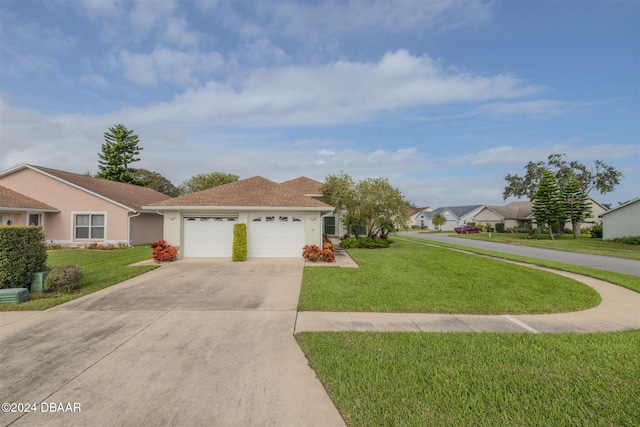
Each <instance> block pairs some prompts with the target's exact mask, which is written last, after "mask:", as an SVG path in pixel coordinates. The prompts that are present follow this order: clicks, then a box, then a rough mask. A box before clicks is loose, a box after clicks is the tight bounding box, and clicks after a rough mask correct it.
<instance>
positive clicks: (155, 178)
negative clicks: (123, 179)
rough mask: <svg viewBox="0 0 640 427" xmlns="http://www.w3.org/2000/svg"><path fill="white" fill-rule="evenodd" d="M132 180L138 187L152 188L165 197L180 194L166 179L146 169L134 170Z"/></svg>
mask: <svg viewBox="0 0 640 427" xmlns="http://www.w3.org/2000/svg"><path fill="white" fill-rule="evenodd" d="M132 176H133V178H134V179H135V180H136V181H137V182H139V183H140V185H142V186H144V187H148V188H153V189H154V190H156V191H159V192H161V193H163V194H166V195H167V196H171V197H176V196H178V194H179V193H180V190H178V188H177V187H176V186H175V185H173V183H171V181H169V180H168V179H167V178H165V177H164V176H162V175H160V174H159V173H158V172H154V171H150V170H147V169H136V170H135V171H134V172H133V173H132Z"/></svg>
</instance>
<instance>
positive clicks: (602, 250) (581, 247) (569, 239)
mask: <svg viewBox="0 0 640 427" xmlns="http://www.w3.org/2000/svg"><path fill="white" fill-rule="evenodd" d="M451 236H454V237H457V238H460V239H470V240H484V241H487V242H497V243H507V244H512V245H521V246H532V247H536V248H544V249H556V250H559V251H568V252H579V253H586V254H593V255H606V256H614V257H619V258H629V259H640V246H637V245H626V244H624V243H615V242H607V241H606V240H602V239H594V238H592V237H591V236H586V235H579V236H578V238H577V239H574V238H573V235H572V234H565V235H564V236H554V240H551V238H550V237H549V235H547V234H536V235H535V237H536V238H535V239H524V238H523V237H525V236H527V234H525V233H491V237H489V234H488V233H479V234H455V233H453V234H451Z"/></svg>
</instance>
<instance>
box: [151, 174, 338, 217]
mask: <svg viewBox="0 0 640 427" xmlns="http://www.w3.org/2000/svg"><path fill="white" fill-rule="evenodd" d="M151 206H154V207H161V206H180V207H202V206H212V207H214V206H218V207H221V206H238V207H240V206H247V207H248V206H265V207H300V208H320V209H333V208H332V207H331V206H329V205H327V204H326V203H322V202H320V201H318V200H315V199H312V198H311V197H307V196H304V195H302V194H300V193H297V192H295V191H292V190H290V189H288V188H286V187H283V186H282V185H281V184H277V183H275V182H273V181H271V180H268V179H266V178H263V177H261V176H254V177H252V178H247V179H243V180H240V181H236V182H232V183H229V184H224V185H220V186H218V187H213V188H209V189H207V190H202V191H198V192H196V193H191V194H187V195H184V196H181V197H176V198H174V199H168V200H164V201H161V202H157V203H152V204H151Z"/></svg>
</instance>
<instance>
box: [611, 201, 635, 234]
mask: <svg viewBox="0 0 640 427" xmlns="http://www.w3.org/2000/svg"><path fill="white" fill-rule="evenodd" d="M627 236H640V200H637V201H635V202H634V203H631V204H629V205H627V206H624V207H622V208H620V209H617V210H615V211H613V212H611V213H608V214H606V215H604V216H603V217H602V238H603V239H605V240H607V239H614V238H616V237H627Z"/></svg>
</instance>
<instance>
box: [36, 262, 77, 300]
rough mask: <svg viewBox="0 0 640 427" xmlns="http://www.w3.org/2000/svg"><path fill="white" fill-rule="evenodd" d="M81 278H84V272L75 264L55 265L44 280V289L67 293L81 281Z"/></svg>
mask: <svg viewBox="0 0 640 427" xmlns="http://www.w3.org/2000/svg"><path fill="white" fill-rule="evenodd" d="M82 279H84V274H83V273H82V270H80V267H78V266H77V265H71V264H70V265H63V266H61V267H56V268H54V269H53V270H51V272H50V273H49V274H48V275H47V278H46V279H45V280H44V290H45V291H50V292H57V291H64V292H67V293H69V292H71V291H72V290H73V289H74V288H75V287H76V286H78V285H79V284H80V282H82Z"/></svg>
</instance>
